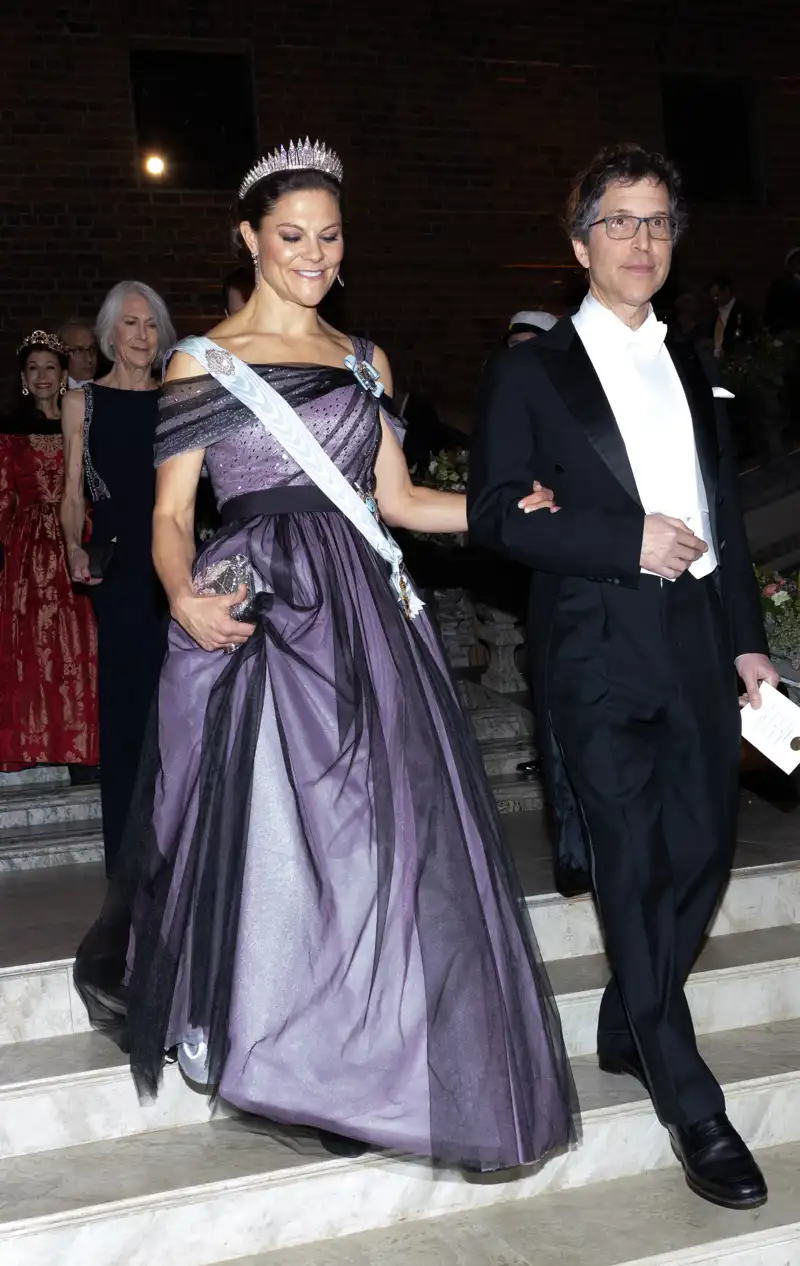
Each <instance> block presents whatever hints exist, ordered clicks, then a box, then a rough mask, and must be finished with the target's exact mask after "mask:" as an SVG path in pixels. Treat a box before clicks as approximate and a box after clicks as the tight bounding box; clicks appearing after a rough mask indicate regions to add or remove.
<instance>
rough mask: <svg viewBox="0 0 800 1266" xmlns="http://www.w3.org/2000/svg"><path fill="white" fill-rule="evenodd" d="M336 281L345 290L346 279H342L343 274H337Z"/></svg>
mask: <svg viewBox="0 0 800 1266" xmlns="http://www.w3.org/2000/svg"><path fill="white" fill-rule="evenodd" d="M336 280H337V281H338V283H339V285H340V286H341V287H342V289H344V278H343V277H342V274H341V273H337V274H336Z"/></svg>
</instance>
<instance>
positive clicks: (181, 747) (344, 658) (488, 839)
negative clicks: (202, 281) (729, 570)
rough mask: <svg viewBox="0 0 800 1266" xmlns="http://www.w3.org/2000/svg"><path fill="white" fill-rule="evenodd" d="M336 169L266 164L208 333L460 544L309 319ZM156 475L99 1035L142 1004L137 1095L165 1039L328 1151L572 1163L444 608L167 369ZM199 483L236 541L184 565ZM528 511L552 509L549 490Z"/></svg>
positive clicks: (222, 1090) (386, 379)
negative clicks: (233, 577) (227, 580)
mask: <svg viewBox="0 0 800 1266" xmlns="http://www.w3.org/2000/svg"><path fill="white" fill-rule="evenodd" d="M340 177H341V167H340V164H339V162H338V159H336V157H335V155H332V154H331V153H330V152H329V151H325V150H324V149H322V148H318V147H315V148H314V149H313V150H312V148H311V147H307V148H306V147H300V148H298V151H297V152H295V151H294V150H293V149H292V150H291V151H290V154H289V156H288V157H287V156H286V154H285V152H283V151H281V152H280V153H276V155H274V156H273V157H272V158H270V159H269V160H265V162H264V163H263V164H262V165H261V167H260V169H256V171H255V173H251V175H250V177H248V179H247V180H246V182H245V186H246V187H245V186H243V190H242V192H241V194H240V203H239V218H240V221H241V228H240V231H241V234H242V237H243V239H244V241H245V243H246V245H247V247H248V249H249V250H250V252H251V254H252V258H253V264H254V268H255V270H256V277H257V288H256V290H255V292H254V294H253V296H252V298H251V299H250V300H249V302H248V303H247V305H246V306H245V308H244V309H243V311H241V312H239V313H237V314H236V315H235V316H232V317H230V318H228V319H226V320H225V321H224V322H223V323H222V324H221V325H219V326H217V328H216V329H215V330H213V331H212V332H211V335H210V338H211V339H212V340H213V341H214V342H215V343H216V344H217V345H218V347H219V348H222V349H225V351H227V352H232V353H234V354H235V355H236V356H237V357H239V358H240V359H241V360H243V361H245V362H248V363H249V364H250V365H251V366H253V367H254V368H255V371H256V373H257V374H258V375H259V376H261V377H262V378H263V379H264V380H265V381H266V382H267V383H268V384H269V385H270V386H271V387H272V388H274V389H275V390H276V391H277V392H278V393H280V395H281V396H282V397H283V398H284V400H286V401H287V402H288V403H289V404H290V405H291V406H292V407H293V409H294V410H295V411H296V413H297V414H299V416H300V418H301V419H302V421H303V423H304V424H305V426H306V427H307V428H308V430H309V431H310V432H311V434H312V435H313V436H314V437H315V439H316V440H317V441H318V443H319V444H320V445H321V446H322V448H323V449H324V451H325V453H326V454H327V455H328V457H330V458H331V459H332V461H333V462H334V464H335V465H336V467H337V468H338V470H339V471H340V472H341V473H342V474H343V475H344V476H345V477H346V479H347V480H348V481H349V482H350V483H351V484H356V485H358V486H359V487H360V488H361V489H362V490H364V491H365V492H366V493H368V494H371V493H374V497H375V500H376V501H377V505H378V508H379V511H380V513H381V516H382V517H383V519H384V521H385V522H387V523H388V524H390V525H391V524H395V525H398V526H402V527H407V528H412V529H421V530H425V531H436V532H458V531H463V530H464V529H465V527H466V509H465V504H464V498H463V497H462V496H459V495H455V494H446V493H439V492H435V491H432V490H427V489H418V488H414V487H412V486H411V484H410V482H409V479H408V474H407V469H406V465H405V462H404V459H403V455H402V450H401V447H400V444H399V442H398V439H397V434H396V432H397V429H398V428H397V423H396V422H395V421H394V419H393V415H392V407H391V403H390V401H389V399H388V398H387V397H388V396H389V393H390V391H391V377H390V371H389V366H388V363H387V361H386V357H385V356H384V354H383V353H382V352H381V351H380V349H379V348H376V347H374V346H373V345H372V344H368V343H364V342H361V341H359V340H351V339H350V338H348V337H347V336H345V335H344V334H341V333H339V332H338V331H337V330H334V329H333V328H331V327H330V326H329V325H327V324H326V323H325V322H324V321H323V320H322V319H321V318H320V317H319V315H318V313H317V307H318V305H319V303H320V301H321V300H322V299H323V297H324V296H325V294H326V293H327V291H328V290H329V288H330V286H331V285H332V284H333V283H334V282H335V280H336V278H337V277H338V275H339V268H340V264H341V260H342V253H343V243H342V226H341V217H340V207H339V192H340V189H339V183H340ZM353 355H354V356H355V362H351V365H353V364H355V368H348V367H346V366H345V364H344V362H345V358H347V357H352V356H353ZM365 364H366V365H369V364H371V365H372V366H373V367H374V371H375V374H371V373H370V371H369V370H366V369H365ZM377 374H379V375H380V382H381V383H382V384H383V386H384V387H385V388H386V395H384V396H381V397H380V399H379V398H378V396H377V395H376V394H374V390H375V387H374V377H375V376H376V375H377ZM156 462H157V464H158V467H159V470H158V492H157V504H156V512H155V519H154V556H155V560H156V567H157V570H158V573H159V576H160V578H161V581H162V583H163V585H164V589H165V591H166V593H167V595H168V598H169V601H170V606H171V610H172V615H173V623H172V626H171V631H170V636H169V651H168V654H167V659H166V662H165V665H164V669H163V672H162V677H161V685H160V692H159V697H158V715H157V718H155V720H154V737H153V741H152V744H151V751H150V753H149V757H148V759H147V760H146V761H145V767H144V768H143V769H142V771H141V778H140V794H139V797H138V807H137V808H136V810H135V812H134V813H133V815H132V818H131V820H130V822H129V830H128V841H127V844H126V847H125V850H124V851H125V859H124V865H123V872H122V874H121V875H120V877H119V881H118V883H119V887H120V889H121V890H122V891H123V892H124V893H125V900H126V901H127V902H128V904H129V906H130V910H131V917H132V924H133V929H132V935H131V938H130V944H129V945H128V944H127V937H126V938H125V939H126V945H125V949H126V951H127V967H126V974H125V987H124V990H115V989H114V985H115V983H116V982H115V980H114V971H115V969H114V966H113V961H114V960H113V956H112V958H109V956H108V945H107V944H106V945H105V946H103V934H104V925H103V921H101V923H100V924H98V925H97V927H96V928H95V929H94V930H93V933H91V934H90V935H89V937H87V940H86V942H85V943H84V946H83V947H82V949H81V951H80V953H79V959H78V965H77V969H76V979H77V981H78V984H79V987H80V988H81V989H82V992H83V994H84V997H85V998H86V1000H87V1003H88V1005H89V1007H90V1012H91V1014H92V1017H93V1019H94V1020H95V1022H96V1023H98V1024H100V1025H102V1026H104V1027H106V1028H108V1029H109V1030H110V1031H114V1029H115V1023H114V1020H113V1012H114V1010H115V1008H116V1010H117V1019H118V1020H119V1014H120V1012H122V1011H124V1012H125V1013H126V1020H125V1022H124V1025H123V1023H122V1022H120V1023H118V1024H117V1025H116V1028H117V1036H118V1037H120V1038H121V1040H124V1041H125V1042H126V1043H127V1044H128V1047H129V1049H130V1054H131V1065H132V1068H133V1071H134V1075H135V1077H136V1079H137V1083H138V1085H139V1087H140V1089H142V1090H144V1091H149V1092H151V1093H153V1092H155V1090H156V1088H157V1085H158V1079H159V1075H160V1071H161V1067H162V1064H163V1060H164V1055H165V1052H166V1051H168V1050H170V1049H173V1048H177V1049H178V1058H179V1060H180V1062H181V1064H182V1066H183V1068H184V1070H185V1071H186V1072H187V1074H188V1075H189V1076H190V1077H192V1079H193V1080H195V1081H198V1080H199V1081H203V1082H205V1083H207V1084H208V1085H209V1086H211V1087H212V1088H213V1089H214V1090H215V1091H218V1093H219V1094H220V1096H221V1097H222V1098H223V1099H225V1100H226V1101H228V1102H231V1103H233V1104H235V1105H237V1106H238V1107H239V1108H241V1109H243V1110H245V1111H247V1112H250V1113H256V1114H259V1115H261V1116H263V1117H266V1118H268V1119H270V1120H271V1121H275V1122H280V1123H294V1124H300V1125H305V1126H312V1127H315V1128H316V1129H317V1130H319V1132H320V1134H321V1136H322V1140H323V1142H324V1143H325V1144H326V1146H327V1147H328V1148H329V1150H331V1151H334V1152H337V1153H339V1154H356V1153H357V1152H358V1151H359V1150H364V1147H365V1146H375V1147H381V1148H389V1149H395V1150H399V1151H402V1152H406V1153H409V1152H410V1153H414V1154H417V1155H420V1156H426V1157H431V1158H433V1159H435V1160H436V1161H438V1162H442V1163H446V1164H455V1165H463V1166H466V1167H468V1168H473V1169H482V1170H492V1169H498V1168H504V1167H510V1166H517V1165H524V1164H529V1163H532V1162H534V1161H537V1160H540V1159H541V1158H542V1157H544V1156H546V1155H547V1154H548V1153H550V1152H552V1151H553V1150H555V1149H561V1148H563V1147H564V1146H565V1145H567V1144H569V1143H570V1142H571V1141H572V1140H573V1139H574V1138H575V1133H576V1127H575V1116H574V1094H573V1088H572V1082H571V1077H570V1072H569V1065H568V1061H567V1059H566V1055H565V1051H564V1047H563V1043H562V1038H561V1032H560V1027H559V1022H558V1017H557V1013H556V1010H555V1007H554V1005H553V1001H552V997H551V994H550V989H549V984H548V981H547V978H546V975H545V973H544V970H543V968H542V966H541V963H540V961H539V958H538V952H537V947H536V944H535V941H534V937H533V932H532V929H531V926H530V922H529V918H528V914H527V911H526V907H525V903H524V899H523V894H522V892H521V889H520V886H519V883H518V880H517V877H516V874H515V872H514V869H513V865H512V863H511V861H510V858H509V856H508V853H507V849H506V846H505V844H504V841H503V837H502V833H501V827H500V821H499V818H498V814H497V811H496V807H495V805H494V801H493V798H492V794H491V791H490V789H489V787H488V785H487V781H486V778H485V775H484V771H483V768H482V764H481V758H480V754H479V751H478V748H477V746H476V743H475V741H474V739H473V737H472V735H471V733H470V731H469V727H468V724H467V722H466V721H465V719H464V717H463V715H462V712H461V710H460V707H459V703H458V700H457V696H456V692H455V690H454V688H453V684H452V682H451V680H450V676H449V673H448V670H447V667H446V664H445V660H444V656H443V653H442V648H441V644H440V642H439V639H438V637H437V634H436V631H435V628H434V626H433V624H432V622H431V621H430V619H429V617H428V615H427V614H426V613H425V612H424V611H423V612H422V613H421V614H420V615H418V616H417V618H415V619H410V618H408V615H407V613H406V612H405V611H404V609H403V607H402V605H401V604H400V603H398V601H397V600H396V597H395V595H394V593H393V591H392V589H391V588H390V585H389V584H388V583H387V575H388V568H387V565H386V563H384V561H383V560H382V559H381V558H380V557H378V555H377V554H376V553H375V552H374V551H373V549H372V547H371V546H370V545H369V544H368V543H367V541H366V540H365V538H364V537H363V536H362V535H361V534H360V533H359V531H357V530H356V529H355V528H354V527H353V525H352V524H351V522H350V521H349V520H348V518H346V517H345V516H344V515H343V514H342V513H341V512H340V511H338V510H337V509H335V508H334V506H333V504H332V503H331V502H329V501H327V498H326V497H324V496H323V495H322V494H321V492H320V491H319V489H318V488H317V487H316V486H315V484H314V483H313V482H312V481H311V479H310V478H309V477H308V476H307V475H306V474H305V472H304V470H303V469H302V468H301V467H299V466H298V465H296V464H295V462H294V461H293V460H291V459H290V458H289V457H288V456H287V454H286V453H285V452H284V450H283V449H282V448H281V446H280V444H279V443H278V442H277V441H276V440H275V439H274V438H273V437H272V435H271V434H270V433H269V432H268V431H267V429H266V428H265V426H264V425H263V424H262V423H261V422H260V421H259V420H258V419H257V418H256V416H255V415H254V414H253V413H251V412H250V411H249V410H248V409H247V408H245V407H244V406H243V405H242V404H240V402H239V400H238V399H236V398H235V397H234V396H233V395H232V394H230V393H229V391H228V390H227V389H226V388H225V387H224V386H223V385H221V384H220V383H219V382H218V381H217V380H216V379H215V378H214V377H211V376H209V375H208V374H207V373H203V372H202V371H201V366H200V365H199V364H198V363H197V362H196V361H195V360H193V359H192V357H191V356H189V355H188V353H187V352H182V351H180V350H179V351H178V352H177V353H176V354H175V355H174V357H173V359H172V361H171V362H170V365H169V370H168V373H167V383H166V386H165V388H164V392H163V396H162V400H161V421H160V426H159V431H158V437H157V443H156ZM204 464H205V466H206V467H207V469H208V472H209V474H210V476H211V480H212V483H213V486H214V489H215V493H216V497H217V500H218V503H219V505H220V509H221V515H222V520H223V526H222V527H221V529H220V531H219V532H218V534H217V536H216V537H215V538H214V540H213V541H212V542H211V543H210V544H209V545H208V546H207V547H206V548H205V549H204V551H203V552H202V554H201V555H200V556H199V557H198V558H196V559H195V547H194V536H193V512H194V500H195V493H196V489H197V484H198V480H199V478H200V474H201V470H202V468H203V465H204ZM530 505H531V507H533V508H536V507H542V512H544V513H547V498H546V496H544V495H543V494H539V495H538V496H534V497H532V498H531V499H530ZM234 555H245V556H246V558H247V559H248V560H249V562H250V563H251V565H252V567H253V571H254V576H255V581H256V583H255V588H256V590H257V591H259V592H258V593H257V597H256V600H255V605H254V610H253V612H252V614H251V615H250V617H249V620H250V622H248V623H242V622H240V621H237V620H234V619H232V618H231V607H232V605H233V604H234V603H235V602H236V601H238V600H240V599H241V598H242V596H243V591H241V590H240V591H239V593H238V594H235V595H233V596H198V594H197V593H195V591H194V589H193V584H192V577H193V574H196V573H197V571H198V570H200V569H206V568H207V567H208V566H209V565H211V564H213V563H215V562H219V561H222V560H226V559H230V558H231V557H232V556H234ZM156 728H157V733H155V730H156ZM109 927H110V922H109V919H108V918H107V919H106V922H105V932H106V933H108V931H109ZM121 950H122V946H121V944H119V943H118V945H117V951H118V954H117V966H118V965H119V957H120V952H121ZM123 1027H124V1035H123V1033H122V1029H123Z"/></svg>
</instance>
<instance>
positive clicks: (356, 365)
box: [344, 356, 384, 400]
mask: <svg viewBox="0 0 800 1266" xmlns="http://www.w3.org/2000/svg"><path fill="white" fill-rule="evenodd" d="M344 363H345V365H346V366H347V368H348V369H349V370H350V372H351V373H352V374H354V375H355V378H356V382H357V383H358V384H359V386H360V387H363V388H364V390H365V391H368V392H369V394H370V395H371V396H374V397H375V399H376V400H377V399H378V397H379V396H382V395H383V391H384V387H383V383H382V382H379V381H378V379H379V378H380V376H381V375H380V372H379V371H378V370H377V369H376V368H375V366H374V365H370V363H369V361H368V360H356V358H355V356H345V358H344Z"/></svg>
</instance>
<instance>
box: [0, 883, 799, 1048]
mask: <svg viewBox="0 0 800 1266" xmlns="http://www.w3.org/2000/svg"><path fill="white" fill-rule="evenodd" d="M104 892H105V877H104V874H103V870H102V867H101V866H99V865H97V864H90V865H86V866H80V867H64V868H61V867H58V868H53V869H51V870H43V871H33V872H27V873H26V874H24V875H22V874H19V875H7V876H5V877H4V878H2V879H0V1046H2V1045H3V1044H8V1043H14V1042H24V1041H35V1040H38V1039H41V1038H48V1037H58V1036H61V1035H65V1034H70V1033H73V1032H84V1031H85V1030H86V1029H87V1028H88V1022H87V1020H86V1014H85V1011H84V1009H83V1007H82V1006H81V1005H80V1003H79V1002H78V1000H77V999H76V998H73V994H72V979H71V969H72V956H73V954H74V952H75V949H76V947H77V945H78V943H79V942H80V940H81V938H82V936H83V935H84V933H85V932H86V931H87V929H88V928H89V926H90V924H91V923H92V922H93V920H94V919H95V918H96V917H97V914H98V913H99V910H100V907H101V904H102V900H103V896H104ZM528 908H529V910H530V912H531V918H532V920H533V925H534V929H535V931H536V936H537V939H538V941H539V947H540V949H541V952H542V956H543V958H544V959H545V960H546V961H547V963H548V970H551V973H552V975H553V978H554V985H556V981H558V984H557V986H556V987H557V988H558V990H559V991H563V993H564V995H565V1006H566V1007H567V1008H568V1009H570V1008H575V1007H577V1006H578V995H580V993H581V989H582V988H583V985H582V984H581V983H580V982H581V981H585V982H586V985H585V988H586V989H587V990H589V991H590V992H591V990H593V989H597V988H599V987H600V985H601V984H602V980H603V976H602V972H603V971H604V965H603V960H602V958H595V959H594V960H590V957H589V956H593V955H600V954H601V953H602V940H601V936H600V929H599V926H598V922H597V916H596V914H595V910H594V905H593V903H592V901H591V899H590V898H588V897H580V898H575V899H572V900H566V899H565V898H563V897H560V896H558V895H557V894H555V893H545V894H542V895H539V896H534V897H529V898H528ZM791 924H800V864H798V863H796V862H787V863H785V864H783V865H778V866H761V867H744V868H740V869H737V870H735V871H734V873H733V877H732V879H731V883H730V885H729V887H728V890H727V893H726V894H725V897H724V899H723V902H722V904H721V906H720V909H719V911H718V913H717V916H716V919H715V920H714V923H713V925H712V928H711V946H709V949H708V950H707V951H706V956H705V957H704V958H703V959H702V965H705V964H710V963H712V961H713V959H712V957H711V956H710V955H711V950H712V948H713V947H715V946H716V945H717V943H721V942H723V941H728V940H730V941H731V946H729V947H728V949H727V951H726V952H728V953H733V952H735V946H736V945H741V944H744V942H742V941H740V940H739V937H740V936H743V935H746V934H748V933H755V932H760V931H762V930H768V929H770V928H777V929H784V928H786V927H787V926H788V925H791ZM790 935H791V930H790ZM779 940H780V938H779V937H775V938H770V937H767V938H765V939H763V940H762V946H766V947H769V946H773V947H774V945H776V944H778V943H779ZM750 944H751V945H752V946H753V947H755V944H756V942H755V941H753V942H751V943H750ZM754 954H755V949H754ZM756 957H758V955H757V954H756ZM785 957H787V956H786V955H782V954H781V953H780V952H777V953H774V952H773V951H772V950H771V949H769V948H767V949H765V950H764V952H763V953H761V958H760V961H761V967H760V968H759V970H760V971H763V972H765V973H766V976H767V977H769V978H770V979H771V980H772V982H773V983H774V984H775V985H776V986H777V985H778V983H779V981H780V980H781V979H782V978H783V976H784V973H785V970H787V969H786V967H785V965H784V966H781V963H782V962H783V960H784V959H785ZM569 960H578V961H577V965H576V967H575V973H576V974H575V975H574V976H571V970H572V969H571V967H570V963H569ZM590 962H591V965H590V966H587V964H589V963H590ZM768 962H773V963H775V964H776V965H775V966H774V967H773V968H767V967H766V966H765V963H768ZM741 963H742V959H741V956H740V957H739V959H738V960H737V961H736V962H735V963H734V962H732V961H729V962H728V963H727V966H731V967H737V966H739V965H741ZM717 965H718V966H719V965H720V963H719V960H718V961H717ZM724 969H725V970H726V969H727V968H724ZM754 970H755V969H754ZM591 972H594V973H595V975H594V977H593V978H589V977H587V973H591ZM581 973H584V974H583V975H581ZM730 987H731V986H726V988H730ZM580 1005H581V1009H582V1010H581V1014H582V1015H585V1012H584V1011H583V1008H584V1007H585V1008H586V1009H587V1011H588V1010H589V1009H590V1008H592V1007H594V1005H595V1004H594V1002H593V1001H592V1000H591V999H590V998H587V999H585V1000H582V1001H581V1004H580ZM570 1023H572V1021H571V1022H570ZM575 1023H576V1024H577V1023H578V1021H575ZM592 1024H593V1020H586V1019H581V1021H580V1026H579V1027H580V1029H581V1030H583V1031H588V1030H586V1029H585V1028H584V1026H585V1025H589V1026H591V1025H592Z"/></svg>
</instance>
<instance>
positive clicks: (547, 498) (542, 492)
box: [517, 479, 561, 514]
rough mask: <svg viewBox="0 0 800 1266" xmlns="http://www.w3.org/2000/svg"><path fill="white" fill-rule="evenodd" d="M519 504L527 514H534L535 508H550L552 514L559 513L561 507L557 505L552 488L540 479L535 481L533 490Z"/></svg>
mask: <svg viewBox="0 0 800 1266" xmlns="http://www.w3.org/2000/svg"><path fill="white" fill-rule="evenodd" d="M517 504H518V506H519V508H520V510H524V512H525V514H532V513H533V512H534V510H549V511H550V513H551V514H558V512H559V510H560V509H561V506H558V505H556V501H555V495H554V493H553V490H552V488H545V487H544V485H543V484H540V483H539V480H538V479H535V480H534V482H533V492H530V493H528V495H527V497H523V498H522V500H521V501H518V502H517Z"/></svg>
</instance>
